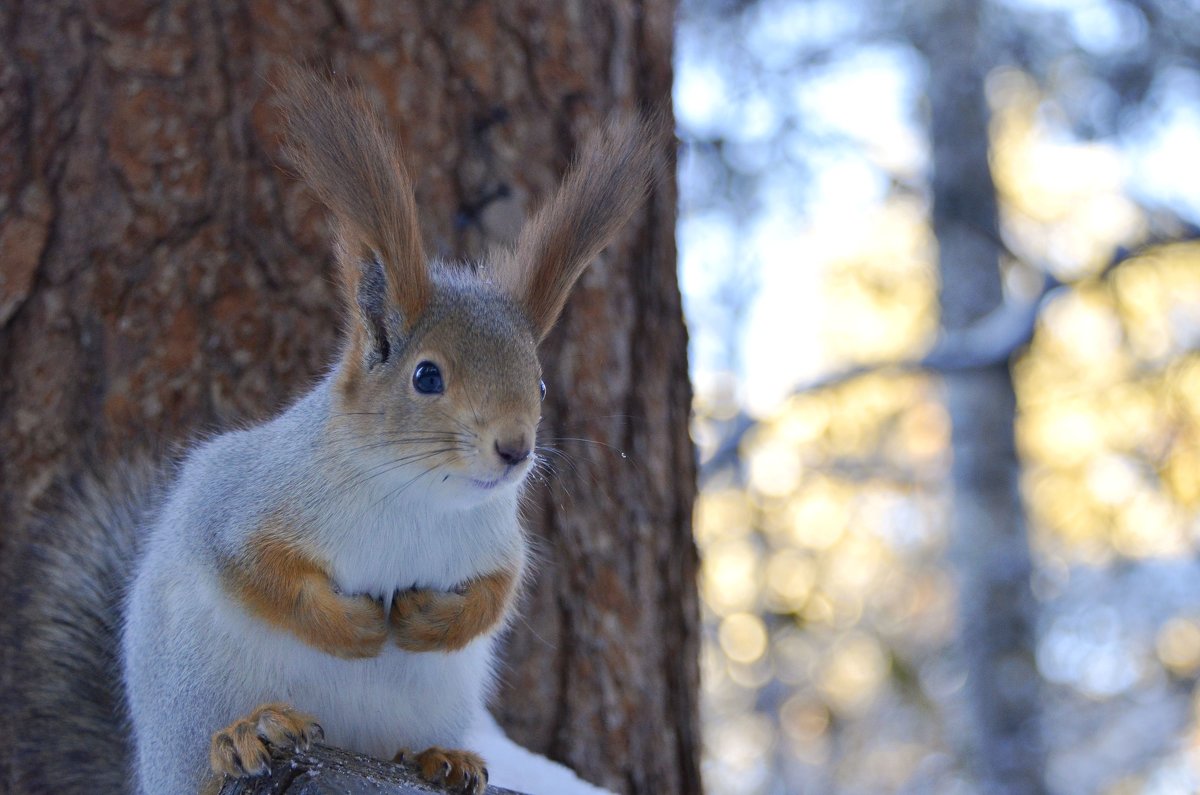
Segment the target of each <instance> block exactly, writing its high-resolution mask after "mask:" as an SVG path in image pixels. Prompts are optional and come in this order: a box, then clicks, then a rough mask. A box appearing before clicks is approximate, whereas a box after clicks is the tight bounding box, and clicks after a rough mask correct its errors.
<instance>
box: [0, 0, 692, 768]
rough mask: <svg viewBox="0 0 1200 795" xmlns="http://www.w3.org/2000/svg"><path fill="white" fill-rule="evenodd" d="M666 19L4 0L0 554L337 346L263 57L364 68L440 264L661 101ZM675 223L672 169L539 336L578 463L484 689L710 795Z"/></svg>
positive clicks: (495, 6) (558, 479) (556, 502)
mask: <svg viewBox="0 0 1200 795" xmlns="http://www.w3.org/2000/svg"><path fill="white" fill-rule="evenodd" d="M672 6H673V4H672V3H671V2H669V0H667V1H665V2H659V1H657V0H618V1H617V2H607V0H587V1H586V2H584V1H580V2H567V3H539V2H534V0H525V1H522V0H511V1H510V2H497V3H477V2H466V1H465V0H464V1H461V2H446V1H445V0H405V1H404V2H370V1H369V0H329V2H324V3H287V2H282V0H238V1H237V2H224V3H216V2H202V1H201V0H174V1H173V2H146V1H145V0H96V1H95V2H88V3H85V2H82V1H81V0H36V2H34V0H23V1H22V0H16V1H14V2H9V3H6V4H4V6H3V8H2V9H0V97H2V98H3V100H2V101H0V516H3V517H4V520H3V528H2V529H0V543H4V544H9V545H19V544H20V543H21V538H22V533H23V528H24V526H25V525H26V523H27V518H28V515H29V510H30V507H31V506H32V505H34V504H35V503H36V502H37V500H38V499H39V497H41V496H42V495H43V494H45V493H46V492H47V490H48V489H49V487H50V486H51V485H52V484H53V483H54V482H55V481H56V480H58V479H61V478H62V477H64V476H65V475H66V474H68V473H69V472H71V471H72V470H73V469H75V468H76V467H78V466H79V464H80V462H81V461H82V460H83V459H84V458H85V457H86V456H91V457H93V458H99V459H101V460H108V459H110V458H112V457H114V456H123V455H130V454H133V453H135V452H137V451H139V450H150V451H151V452H154V453H161V452H163V451H168V450H171V449H174V448H176V447H177V446H178V445H180V444H182V443H186V442H187V440H189V439H191V438H195V437H196V436H197V435H199V434H204V433H208V432H210V431H212V430H215V429H219V428H221V427H224V426H226V425H227V424H228V423H229V422H230V421H245V420H254V419H257V418H262V417H265V416H268V415H270V413H272V412H273V411H275V410H276V409H278V408H279V407H280V406H281V405H283V404H285V403H286V401H288V400H289V399H290V398H291V397H293V396H295V395H297V394H298V393H299V392H300V391H301V390H302V389H303V388H304V386H305V385H306V384H308V383H311V381H312V380H313V379H314V378H315V377H316V376H317V375H318V374H319V373H320V372H321V371H322V368H323V367H324V366H325V365H326V364H327V363H328V362H329V361H330V360H331V358H332V356H333V353H334V351H335V348H336V345H337V342H338V335H339V330H340V320H339V318H338V312H337V291H336V287H335V284H334V280H333V278H332V274H331V270H330V260H331V255H330V248H329V245H330V240H329V231H330V230H329V225H328V223H327V220H326V216H325V214H324V213H323V212H322V210H321V209H320V208H319V207H318V205H317V203H316V202H315V200H314V199H313V197H312V196H310V195H309V194H308V193H306V191H305V190H304V189H303V188H302V187H301V186H300V185H299V184H298V183H297V182H296V181H295V180H294V179H293V178H292V177H291V176H290V174H289V173H288V172H289V167H288V164H287V162H286V159H285V157H284V155H283V154H282V150H281V146H280V140H279V131H280V118H279V114H278V109H277V107H276V105H275V102H274V95H275V92H274V89H273V88H272V85H271V80H272V79H273V78H274V77H276V76H277V75H278V73H279V69H280V67H281V65H283V64H285V63H287V62H291V61H300V62H302V63H310V64H320V65H326V66H329V67H332V68H333V69H334V70H336V71H337V72H338V73H341V74H346V75H349V76H350V77H352V78H353V79H354V80H356V81H357V82H359V83H361V84H362V85H363V86H364V87H365V88H366V89H367V92H368V95H369V96H370V97H371V98H372V99H373V101H375V102H376V103H377V104H378V105H379V106H380V107H381V108H383V109H384V110H385V111H386V115H387V117H388V119H389V121H390V123H391V125H392V127H393V129H394V130H395V131H396V132H397V133H398V134H399V135H400V137H401V138H402V140H403V142H404V148H405V152H406V160H407V162H408V164H409V170H410V173H411V174H412V176H413V178H414V180H415V182H416V190H417V197H418V201H419V202H420V205H421V208H422V215H423V220H422V223H423V225H424V231H425V234H426V239H427V240H428V241H429V248H430V249H431V250H432V251H434V252H436V253H438V254H440V255H442V256H448V257H462V258H478V257H482V256H483V255H484V254H485V252H486V250H487V248H488V247H489V246H491V245H494V244H496V243H498V242H507V241H509V240H511V239H512V237H513V236H514V234H515V232H516V230H517V228H518V226H519V223H520V221H521V220H522V218H523V217H525V215H527V214H528V212H529V211H530V209H531V207H532V206H533V205H534V204H535V203H536V200H537V197H538V196H540V195H543V194H544V193H545V192H546V191H547V190H548V189H549V188H550V187H551V186H552V185H554V184H555V183H556V181H557V179H558V177H559V176H560V175H561V173H562V171H563V170H564V168H565V167H566V164H567V162H568V158H569V156H570V153H571V152H572V150H573V148H574V146H575V144H576V143H577V142H578V141H579V139H580V138H581V136H582V134H583V133H584V131H586V129H588V128H589V127H590V126H591V125H593V124H595V123H596V122H597V121H598V120H599V119H601V118H603V117H604V116H605V115H606V114H607V113H609V112H611V111H613V110H617V109H624V110H629V109H633V108H636V107H638V106H663V105H665V104H667V103H668V102H669V91H670V80H671V66H670V54H671V37H672V15H673V7H672ZM674 208H675V194H674V185H673V183H672V182H670V181H667V182H666V183H664V184H662V185H661V186H659V188H658V189H657V190H656V191H655V193H654V194H653V196H652V198H651V200H650V202H649V204H648V206H647V208H646V209H645V211H644V212H642V213H641V214H640V215H639V216H638V217H636V218H635V220H634V222H633V223H632V224H631V225H630V227H629V229H628V230H627V231H626V232H625V233H624V234H623V235H622V236H621V238H620V240H619V241H618V243H617V244H615V245H614V246H613V247H612V248H611V249H610V250H609V252H608V253H607V254H605V255H604V256H602V258H601V261H600V262H599V263H598V265H597V267H594V268H593V269H592V270H591V271H590V272H589V274H588V275H587V276H585V278H584V279H583V281H582V283H581V284H580V286H579V288H578V289H577V291H576V294H575V296H574V298H573V300H572V301H571V303H570V305H569V306H568V309H567V312H566V315H565V316H564V318H563V321H562V322H561V324H560V326H559V328H558V329H557V330H556V331H555V332H554V333H553V334H552V336H551V337H550V339H549V340H548V341H547V343H546V344H545V346H544V349H543V359H544V363H545V369H546V383H547V385H548V387H549V397H548V398H547V400H546V404H545V410H546V419H545V420H544V421H543V426H542V427H543V431H544V432H545V435H546V437H547V439H546V441H547V442H549V443H550V444H552V445H554V446H556V447H558V448H561V450H562V451H563V452H564V453H565V454H566V455H567V456H569V457H570V459H571V462H570V463H565V462H562V461H552V463H556V470H557V472H556V474H554V475H553V476H552V477H551V478H550V481H549V483H548V484H541V485H538V486H537V487H536V488H535V489H534V490H533V502H534V503H535V505H534V510H532V511H531V517H530V518H531V526H532V530H533V533H534V535H535V536H536V538H537V539H538V543H539V547H540V549H541V564H540V565H539V567H538V568H539V570H538V575H537V578H536V580H535V582H534V584H533V586H532V589H531V592H530V594H529V596H528V597H527V599H526V600H525V603H524V610H523V612H524V618H523V619H522V620H521V621H519V622H518V623H517V626H516V628H515V630H514V631H513V634H512V638H511V642H510V650H509V653H508V667H507V668H506V670H505V671H504V673H503V676H502V681H501V686H500V691H499V695H498V699H497V713H498V716H499V718H500V720H501V722H502V723H503V724H504V725H505V726H506V727H507V728H508V729H509V730H510V731H511V732H512V733H513V734H514V736H515V739H518V740H519V741H521V742H523V743H524V744H526V745H528V746H530V747H531V748H533V749H535V750H538V751H542V752H545V753H548V754H549V755H550V756H552V757H554V758H556V759H559V760H562V761H564V762H566V763H568V764H570V765H571V766H573V767H575V768H576V769H577V770H579V771H580V773H581V774H582V775H584V776H585V777H587V778H589V779H591V780H593V781H595V782H597V783H601V784H603V785H606V786H608V787H611V788H614V789H616V790H619V791H628V792H694V791H698V790H699V779H698V752H699V738H698V726H697V707H696V698H697V686H698V681H697V680H698V672H697V661H696V658H697V650H698V647H697V644H698V636H697V633H698V618H697V614H698V609H697V603H696V594H695V587H694V573H695V567H696V555H695V551H694V548H693V545H692V541H691V535H690V518H691V517H690V511H691V502H692V498H693V493H694V485H693V482H694V466H693V458H692V452H691V447H690V443H689V441H688V435H687V418H688V409H689V403H690V392H689V386H688V383H687V376H686V336H685V331H684V328H683V324H682V317H681V307H680V298H679V293H678V287H677V283H676V278H675V268H674V265H675V250H674V237H673V227H674V217H675V216H674V213H675V210H674ZM576 439H586V440H591V441H586V442H585V441H576ZM3 559H4V560H11V559H12V555H11V554H6V555H5V556H4V558H3ZM0 609H4V608H3V605H0ZM11 651H12V650H11V649H5V651H4V652H3V653H4V654H6V655H7V654H9V653H11ZM2 662H4V665H3V667H2V670H3V672H4V674H3V675H4V676H6V677H7V676H8V673H7V671H8V670H9V666H8V664H7V660H4V661H2ZM0 760H3V752H0ZM3 773H4V771H3V770H0V774H3ZM2 780H5V779H0V781H2Z"/></svg>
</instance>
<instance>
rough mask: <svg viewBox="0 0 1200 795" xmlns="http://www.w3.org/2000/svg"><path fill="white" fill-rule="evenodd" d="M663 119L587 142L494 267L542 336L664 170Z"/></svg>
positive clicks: (624, 124)
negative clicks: (661, 164) (660, 146)
mask: <svg viewBox="0 0 1200 795" xmlns="http://www.w3.org/2000/svg"><path fill="white" fill-rule="evenodd" d="M664 129H667V125H666V123H665V121H663V120H661V119H659V120H657V121H654V122H651V123H647V122H646V121H644V120H642V119H637V118H624V119H614V120H611V121H609V122H608V123H607V124H606V125H605V126H603V127H602V128H600V129H598V130H596V131H595V132H594V133H592V134H591V135H590V136H589V137H588V139H587V141H586V142H585V143H584V145H583V147H582V149H581V151H580V153H579V155H578V156H577V157H576V159H575V162H574V164H573V165H572V166H571V168H570V170H569V171H568V173H567V175H566V177H565V178H564V179H563V182H562V185H561V186H560V187H559V188H558V190H557V191H556V192H555V193H554V195H552V196H551V197H550V199H549V200H548V201H546V203H545V204H543V205H542V207H541V209H540V210H538V212H537V213H536V214H535V215H534V216H533V218H531V219H530V220H529V221H528V222H527V223H526V224H525V227H524V228H523V229H522V230H521V234H520V236H519V237H518V238H517V244H516V247H515V248H514V249H513V250H511V251H506V252H503V253H501V254H500V255H499V256H498V257H497V258H496V262H495V264H494V273H495V279H496V281H497V282H498V283H499V284H500V285H501V287H502V288H503V289H504V290H505V291H507V292H508V293H509V294H510V295H512V296H513V297H514V298H516V299H517V301H518V303H520V305H521V306H522V308H523V309H524V310H525V314H526V315H527V316H528V317H529V320H530V321H531V322H532V324H533V328H534V334H535V336H536V337H537V339H538V340H539V341H540V340H542V339H545V337H546V335H547V334H549V333H550V329H551V328H552V327H553V326H554V323H555V321H556V320H558V315H559V313H560V312H562V308H563V305H564V304H566V302H567V296H568V295H569V294H570V292H571V288H572V287H574V286H575V282H576V281H577V280H578V279H579V277H580V276H581V275H582V274H583V271H584V270H585V269H586V268H587V266H588V265H589V264H590V263H591V261H592V260H593V259H595V257H596V255H597V254H599V253H600V251H601V250H602V249H603V248H604V247H605V246H607V245H608V244H609V242H611V240H612V238H613V237H614V236H615V235H616V234H617V232H618V231H619V230H620V229H621V227H622V226H623V225H624V224H625V222H626V221H628V220H629V218H630V216H632V215H633V212H634V211H635V210H636V209H637V208H638V206H639V205H640V204H641V203H642V201H643V200H644V199H645V198H646V195H647V193H649V191H650V187H651V185H652V184H653V183H654V181H655V179H656V178H657V176H658V174H659V172H660V171H661V168H660V167H659V166H658V163H657V162H656V160H655V154H656V149H658V147H657V145H656V144H657V142H658V141H660V140H663V139H665V138H666V135H665V134H664V132H663V130H664Z"/></svg>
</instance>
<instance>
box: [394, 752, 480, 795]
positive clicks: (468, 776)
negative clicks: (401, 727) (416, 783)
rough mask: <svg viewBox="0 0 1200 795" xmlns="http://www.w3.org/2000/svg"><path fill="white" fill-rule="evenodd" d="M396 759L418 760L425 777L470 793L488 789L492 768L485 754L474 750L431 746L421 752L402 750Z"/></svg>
mask: <svg viewBox="0 0 1200 795" xmlns="http://www.w3.org/2000/svg"><path fill="white" fill-rule="evenodd" d="M394 761H396V762H399V763H401V764H415V765H416V768H417V771H418V772H419V773H420V774H421V778H423V779H425V780H426V781H428V782H429V783H431V784H437V785H440V786H443V787H446V788H447V789H450V790H454V791H456V792H462V793H467V795H482V793H483V792H484V791H485V790H486V789H487V783H488V771H487V768H486V767H484V766H483V758H482V757H480V756H479V754H473V753H471V752H470V751H456V750H451V749H446V748H437V747H434V748H427V749H425V750H424V751H422V752H421V753H419V754H415V755H414V754H412V753H411V752H409V751H405V750H403V749H402V750H400V751H398V752H397V753H396V758H395V760H394Z"/></svg>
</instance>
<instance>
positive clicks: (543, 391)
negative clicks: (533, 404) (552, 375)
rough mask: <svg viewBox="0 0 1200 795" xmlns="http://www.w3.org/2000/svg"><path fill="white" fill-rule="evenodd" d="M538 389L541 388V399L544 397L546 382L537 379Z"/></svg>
mask: <svg viewBox="0 0 1200 795" xmlns="http://www.w3.org/2000/svg"><path fill="white" fill-rule="evenodd" d="M538 389H540V390H542V400H545V399H546V382H545V381H538Z"/></svg>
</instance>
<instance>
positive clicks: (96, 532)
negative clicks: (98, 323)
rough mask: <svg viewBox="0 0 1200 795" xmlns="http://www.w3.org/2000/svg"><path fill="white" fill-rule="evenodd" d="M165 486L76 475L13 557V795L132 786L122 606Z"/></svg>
mask: <svg viewBox="0 0 1200 795" xmlns="http://www.w3.org/2000/svg"><path fill="white" fill-rule="evenodd" d="M158 482H159V481H158V478H156V477H155V474H154V471H153V470H152V469H151V468H150V467H148V466H122V467H117V468H113V469H112V470H110V471H109V472H107V473H106V474H104V475H102V476H97V475H91V476H83V477H80V478H79V479H78V480H77V481H76V482H73V483H71V484H69V485H68V486H66V487H65V488H63V489H62V491H61V495H62V496H61V499H60V500H58V501H57V505H56V506H55V511H54V513H53V515H46V516H43V517H41V518H40V519H39V520H37V521H36V522H35V523H34V525H33V526H32V527H31V528H30V531H29V534H28V536H27V538H28V543H27V544H25V546H24V548H22V549H20V550H17V552H16V560H14V561H12V564H13V566H12V569H11V570H10V571H11V572H12V583H11V585H12V590H13V593H12V594H11V596H12V597H13V604H14V607H15V610H14V612H13V614H12V615H10V616H9V619H10V621H11V627H10V629H11V631H12V634H11V636H10V637H9V638H7V639H6V640H7V641H8V642H9V643H11V644H12V648H11V654H12V657H13V666H12V671H11V673H12V680H11V687H9V688H8V692H0V706H2V707H3V713H4V714H6V715H7V716H8V719H9V720H10V721H12V722H11V723H10V725H9V727H8V732H9V736H10V737H15V748H14V749H13V750H14V773H15V778H16V783H17V795H49V793H55V795H60V794H63V793H78V795H83V794H84V793H90V794H95V793H106V794H107V793H114V794H115V793H123V792H127V791H128V790H129V789H130V784H129V782H130V780H131V779H130V771H131V770H132V767H131V764H130V759H131V749H130V738H129V731H128V726H127V721H126V718H125V706H124V704H125V697H124V688H123V687H122V682H121V668H120V622H121V604H122V601H123V597H124V593H125V589H126V586H127V584H128V582H129V578H130V576H131V574H132V572H133V569H134V566H135V564H136V560H137V556H138V554H139V548H140V546H141V535H142V533H141V528H143V527H145V526H146V524H147V521H148V516H149V512H150V511H151V510H153V509H154V506H155V505H156V504H157V501H158V493H159V487H158V485H157V483H158Z"/></svg>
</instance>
